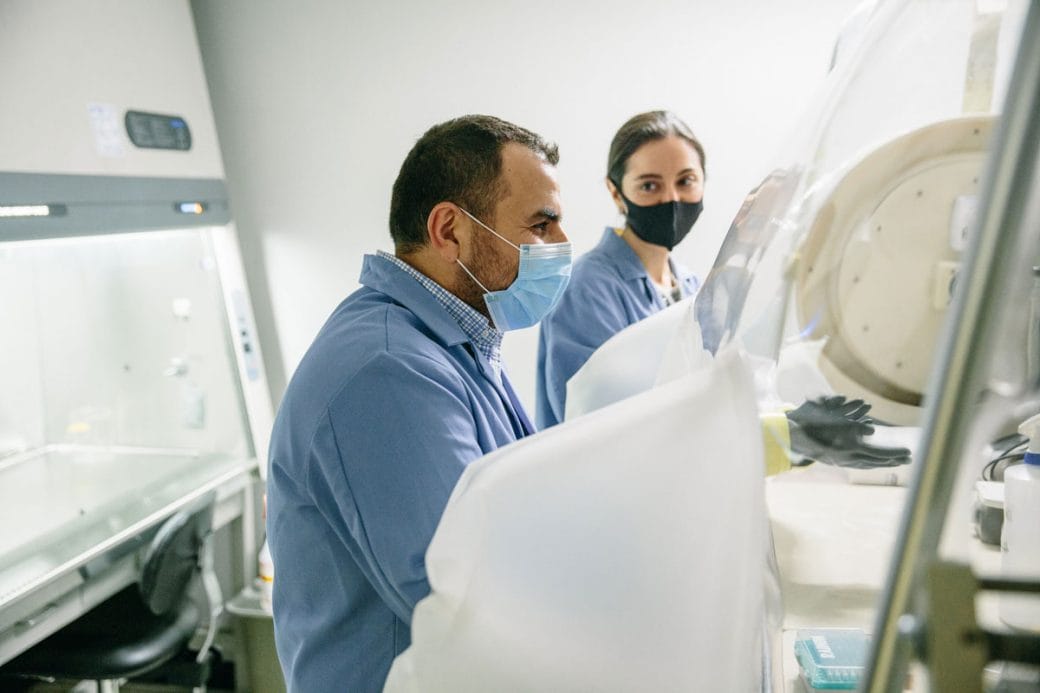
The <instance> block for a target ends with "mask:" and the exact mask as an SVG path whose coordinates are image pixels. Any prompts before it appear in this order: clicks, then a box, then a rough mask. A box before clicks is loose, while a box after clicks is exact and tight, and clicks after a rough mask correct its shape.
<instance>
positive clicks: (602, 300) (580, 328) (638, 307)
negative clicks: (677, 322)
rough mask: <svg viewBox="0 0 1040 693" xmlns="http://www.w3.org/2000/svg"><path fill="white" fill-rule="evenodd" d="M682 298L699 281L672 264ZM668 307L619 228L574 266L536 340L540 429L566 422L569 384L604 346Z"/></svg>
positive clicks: (605, 235)
mask: <svg viewBox="0 0 1040 693" xmlns="http://www.w3.org/2000/svg"><path fill="white" fill-rule="evenodd" d="M672 274H673V275H674V276H675V278H676V280H677V282H678V283H679V287H680V291H681V292H682V295H683V297H686V296H692V295H694V294H696V293H697V288H698V286H699V285H700V282H699V281H698V279H697V277H696V276H694V275H692V274H690V272H689V271H688V270H686V269H685V268H683V267H681V266H679V265H678V264H676V263H675V262H674V261H672ZM664 308H665V304H664V302H663V301H662V300H661V297H660V296H659V295H658V293H657V289H656V287H655V286H654V284H653V282H652V281H651V280H650V276H649V275H648V274H647V272H646V267H644V266H643V263H642V261H641V260H640V259H639V256H638V255H636V253H635V251H634V250H632V247H631V246H630V245H629V244H628V243H627V242H626V241H625V239H624V238H622V237H621V236H619V235H618V233H617V231H616V230H615V229H612V228H610V227H608V228H607V229H606V230H605V231H604V232H603V238H602V239H600V242H599V244H597V245H596V247H595V248H593V249H592V250H590V251H589V252H587V253H585V254H584V255H582V256H581V257H580V258H578V259H577V261H575V263H574V269H573V270H572V271H571V279H570V283H568V284H567V290H566V291H565V292H564V293H563V298H561V299H560V303H559V304H558V305H557V306H556V308H554V309H553V312H552V313H550V314H549V315H548V316H547V317H546V318H545V319H544V320H542V324H541V330H540V332H539V335H538V374H537V381H536V383H535V387H536V390H537V392H536V397H537V400H536V403H535V406H536V409H535V421H536V423H537V425H538V428H539V429H542V428H547V427H549V426H553V425H555V424H558V423H559V422H561V421H563V415H564V411H565V407H566V402H567V381H568V380H570V378H571V376H573V375H574V374H575V373H577V372H578V369H580V368H581V367H582V366H583V365H584V364H585V362H586V361H587V360H588V359H589V357H590V356H591V355H592V352H594V351H595V350H596V349H597V348H599V346H600V345H601V344H603V342H605V341H607V340H608V339H610V338H611V337H613V336H614V335H615V334H617V333H618V332H620V331H621V330H623V329H625V328H626V327H628V326H629V325H632V324H634V323H637V322H639V321H640V320H642V319H643V318H646V317H649V316H651V315H653V314H654V313H656V312H658V311H659V310H662V309H664Z"/></svg>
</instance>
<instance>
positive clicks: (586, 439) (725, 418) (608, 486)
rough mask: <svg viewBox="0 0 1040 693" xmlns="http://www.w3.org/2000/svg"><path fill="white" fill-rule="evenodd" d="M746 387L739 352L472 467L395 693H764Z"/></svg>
mask: <svg viewBox="0 0 1040 693" xmlns="http://www.w3.org/2000/svg"><path fill="white" fill-rule="evenodd" d="M748 373H749V369H748V367H747V364H746V362H745V360H744V359H743V358H742V357H741V356H740V355H739V354H737V353H735V352H732V351H731V352H729V353H726V354H722V355H720V356H719V357H718V358H717V359H716V360H715V362H714V363H712V364H710V365H708V366H707V367H706V368H704V369H702V370H701V371H699V372H698V373H695V374H693V375H690V376H688V377H686V378H683V379H680V380H677V381H674V382H672V383H670V384H667V385H663V386H661V387H658V388H655V389H652V390H649V391H647V392H645V393H643V394H640V395H637V396H634V397H631V398H628V399H625V400H623V401H621V402H618V403H616V404H614V405H611V406H608V407H605V408H603V409H601V410H599V411H596V412H593V413H591V414H588V415H587V416H583V417H579V418H577V419H575V420H573V421H569V422H567V423H564V424H562V425H559V426H556V427H554V428H552V429H549V430H548V431H545V432H543V433H540V434H538V435H535V436H533V437H531V438H527V439H525V440H523V441H520V442H519V443H516V444H514V445H510V446H508V447H506V448H503V449H501V450H499V451H497V452H495V453H493V454H491V455H488V456H487V457H485V458H483V459H481V460H479V461H477V462H475V463H474V464H472V465H471V466H470V467H469V469H468V470H467V471H466V473H465V474H464V475H463V477H462V479H461V480H460V482H459V484H458V486H457V487H456V489H455V492H454V494H453V496H452V498H451V501H450V502H449V504H448V507H447V509H446V510H445V513H444V516H443V518H442V520H441V523H440V525H439V527H438V529H437V533H436V534H435V536H434V539H433V542H432V543H431V545H430V549H429V551H428V553H427V556H426V566H427V572H428V576H429V580H430V586H431V590H432V592H431V594H430V595H429V596H428V597H427V598H426V599H424V600H423V601H421V602H420V603H419V604H418V606H417V607H416V610H415V613H414V616H413V620H412V646H411V648H410V649H408V650H406V651H405V652H404V653H402V654H401V655H400V656H399V657H398V658H397V660H395V662H394V666H393V668H392V669H391V672H390V676H389V678H388V680H387V684H386V688H385V690H386V691H390V692H392V693H404V692H411V691H423V692H424V693H425V692H429V691H451V692H452V693H456V692H464V691H539V690H546V691H547V690H552V691H592V690H595V691H633V690H712V691H751V690H759V688H760V686H761V676H762V652H763V644H762V640H761V638H762V614H763V603H762V602H763V596H762V595H763V590H762V585H763V580H764V574H765V572H764V571H765V551H764V550H763V547H764V546H765V541H766V537H765V527H766V524H765V504H764V495H763V489H762V463H761V459H762V438H761V433H760V431H759V430H758V424H757V411H756V404H755V398H754V392H753V387H752V383H751V380H750V379H749V377H748Z"/></svg>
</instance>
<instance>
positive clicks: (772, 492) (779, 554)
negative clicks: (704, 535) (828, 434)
mask: <svg viewBox="0 0 1040 693" xmlns="http://www.w3.org/2000/svg"><path fill="white" fill-rule="evenodd" d="M810 470H811V468H810V469H807V470H795V471H793V472H789V473H787V474H784V475H780V476H778V477H774V478H771V479H770V480H769V481H768V482H767V484H766V499H767V503H768V508H769V518H770V523H771V526H772V532H773V541H774V546H775V550H776V558H777V563H778V565H779V572H780V587H781V593H782V595H783V607H784V610H783V614H784V615H783V631H782V639H781V642H780V643H778V644H779V646H780V648H781V651H780V652H779V653H777V652H776V649H775V648H774V656H779V657H780V658H781V661H782V671H783V688H782V690H783V691H785V692H786V693H803V692H804V691H805V690H806V689H805V686H804V684H803V683H802V681H801V680H800V678H799V667H798V662H797V660H796V659H795V655H794V641H795V633H796V631H797V630H798V629H801V628H859V629H862V630H863V631H865V632H867V633H871V632H872V631H873V629H874V628H875V622H874V620H875V617H876V615H877V611H878V609H879V607H880V605H881V599H882V597H883V594H884V589H885V583H886V580H887V578H888V572H889V566H890V562H891V560H892V556H893V551H894V549H895V543H896V538H897V535H898V531H899V525H900V521H901V519H902V512H903V505H904V503H905V501H906V499H907V498H908V495H909V494H908V492H907V489H906V488H905V487H902V486H871V485H857V484H850V483H848V482H847V481H845V480H844V479H843V478H842V473H841V472H840V470H834V469H827V468H822V469H818V470H812V471H810ZM966 543H967V549H968V553H969V557H970V562H971V564H972V566H973V568H974V569H975V570H976V571H979V572H980V573H984V574H990V575H996V574H999V571H1000V550H999V549H998V548H997V547H994V546H990V545H987V544H983V543H981V542H979V541H978V540H977V539H974V538H966ZM977 613H978V618H979V622H980V623H983V624H985V625H986V626H987V627H991V628H998V629H1000V628H1002V625H1001V623H1000V621H999V618H998V617H997V601H996V597H995V596H993V595H980V597H979V599H978V600H977ZM910 681H911V682H912V683H911V687H910V688H909V689H908V690H912V691H917V690H925V689H924V688H922V686H923V683H921V682H922V681H923V676H922V675H914V672H913V671H912V676H911V677H910Z"/></svg>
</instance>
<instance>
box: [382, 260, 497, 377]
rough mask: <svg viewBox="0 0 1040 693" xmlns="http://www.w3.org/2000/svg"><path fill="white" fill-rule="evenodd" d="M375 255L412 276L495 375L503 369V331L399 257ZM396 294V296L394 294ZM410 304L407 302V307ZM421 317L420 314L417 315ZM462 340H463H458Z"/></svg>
mask: <svg viewBox="0 0 1040 693" xmlns="http://www.w3.org/2000/svg"><path fill="white" fill-rule="evenodd" d="M376 257H377V258H379V259H382V260H386V261H387V262H389V263H390V264H392V265H393V266H394V267H396V268H397V269H399V270H401V271H402V272H404V273H405V274H407V275H409V276H410V277H412V278H413V279H415V280H416V281H417V282H419V284H420V285H421V286H422V287H423V288H425V289H426V290H427V291H428V292H429V293H430V294H431V295H432V296H433V297H434V298H435V299H436V300H437V303H439V304H440V305H441V307H442V308H444V310H445V311H446V312H447V313H448V315H450V316H451V317H452V319H453V320H454V321H455V323H457V325H458V327H459V328H460V329H461V330H462V332H463V334H465V336H466V337H468V338H469V341H470V342H472V343H473V345H474V346H475V347H476V348H477V350H478V351H480V353H481V354H483V356H484V358H485V359H487V361H488V363H489V364H490V365H491V367H492V368H493V369H494V371H495V374H496V375H498V374H499V373H500V371H501V369H502V332H501V331H499V330H498V329H496V328H495V327H494V326H493V325H492V324H491V323H490V322H489V321H488V319H487V318H486V317H484V316H483V315H482V314H481V313H479V312H478V311H476V310H475V309H474V308H473V307H472V306H470V305H469V304H467V303H466V302H465V301H463V300H462V299H460V298H459V297H458V296H456V295H455V294H453V293H451V292H450V291H448V290H447V289H445V288H444V287H443V286H441V285H440V284H438V283H437V282H435V281H433V280H432V279H430V278H429V277H428V276H426V275H425V274H423V273H422V272H420V271H419V270H417V269H415V268H414V267H412V266H411V265H409V264H408V263H407V262H405V261H404V260H402V259H401V258H399V257H397V256H395V255H391V254H390V253H387V252H385V251H382V250H379V251H376ZM395 298H396V297H395ZM410 307H411V306H409V308H410ZM420 317H423V316H420ZM459 341H463V340H459Z"/></svg>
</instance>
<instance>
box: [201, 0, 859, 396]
mask: <svg viewBox="0 0 1040 693" xmlns="http://www.w3.org/2000/svg"><path fill="white" fill-rule="evenodd" d="M855 4H856V0H836V1H834V2H826V3H821V2H816V1H814V0H781V1H779V2H767V1H766V0H715V1H714V2H709V1H708V0H700V1H697V0H686V1H683V0H659V1H658V2H652V3H636V2H633V1H632V0H627V1H621V0H588V1H583V0H579V1H571V2H568V1H567V0H499V1H497V2H487V1H486V0H483V1H477V0H454V1H446V2H428V1H427V2H423V1H420V0H386V1H384V2H372V1H369V2H342V1H339V0H327V1H322V0H300V1H297V2H292V3H287V2H273V1H271V0H262V1H261V0H222V1H221V2H207V1H206V0H192V5H193V10H194V13H195V19H196V26H197V29H198V34H199V42H200V45H201V49H202V53H203V59H204V63H205V66H206V73H207V77H208V79H209V83H210V92H211V98H212V101H213V107H214V110H215V112H216V119H217V128H218V132H219V135H220V138H221V143H222V147H223V151H224V158H225V168H226V171H227V176H228V182H229V186H230V190H231V196H232V205H233V213H234V214H235V217H236V219H237V223H238V228H239V230H240V233H241V234H242V245H243V254H244V256H245V261H246V265H247V272H248V273H249V279H250V286H251V290H252V292H253V296H254V301H255V305H256V310H257V318H258V327H259V330H260V333H261V340H262V342H263V349H264V353H265V358H266V359H267V361H268V364H267V365H268V369H269V371H270V373H269V375H270V378H271V383H272V388H273V390H274V392H273V395H274V396H275V398H276V400H277V399H278V398H280V395H281V390H282V388H283V386H284V379H285V377H286V376H287V375H288V374H291V372H292V370H293V369H294V368H295V367H296V364H297V363H298V362H299V359H300V358H301V357H302V355H303V353H304V351H305V350H306V348H307V346H308V345H309V344H310V341H311V339H312V338H313V336H314V334H315V333H316V332H317V330H318V329H319V328H320V327H321V325H322V323H323V322H324V320H325V318H326V317H327V315H328V314H329V312H330V311H331V310H332V309H333V308H334V307H335V306H336V304H337V303H339V301H340V300H341V299H342V298H343V297H344V296H345V295H346V294H348V293H349V292H350V291H352V290H354V289H355V288H356V287H357V277H358V274H359V272H360V267H361V258H362V255H363V254H364V253H370V252H373V251H374V250H376V249H377V248H382V249H386V250H391V249H392V244H391V242H390V237H389V232H388V230H387V216H388V207H389V201H390V188H391V185H392V184H393V181H394V178H395V176H396V174H397V170H398V167H399V166H400V164H401V161H402V160H403V159H404V156H405V154H406V153H407V152H408V150H409V149H410V148H411V146H412V144H414V142H415V140H416V139H417V138H418V137H419V136H420V135H421V134H422V133H423V132H424V131H425V130H426V128H428V127H429V126H431V125H433V124H434V123H437V122H440V121H443V120H446V119H448V118H451V117H454V116H457V115H462V114H466V113H478V112H479V113H490V114H493V115H497V116H500V117H503V118H505V119H507V120H511V121H513V122H516V123H518V124H520V125H523V126H525V127H528V128H531V129H533V130H535V131H536V132H538V133H540V134H542V135H544V136H545V137H547V138H549V139H552V140H555V141H556V142H558V143H559V145H560V150H561V161H560V166H559V174H560V175H559V177H560V184H561V187H562V190H563V204H564V221H565V224H564V228H565V229H566V230H567V232H568V234H569V235H570V237H571V239H572V240H573V241H574V243H575V245H576V247H577V250H578V251H579V252H582V251H585V250H587V249H589V248H590V247H591V246H592V245H593V244H594V243H595V242H596V240H597V239H598V237H599V235H600V232H601V229H602V228H603V226H604V225H606V224H609V223H613V222H614V221H615V220H616V215H615V212H614V210H613V206H612V205H611V203H610V200H609V197H608V195H607V193H606V191H605V188H604V185H603V176H604V173H605V166H606V157H607V148H608V146H609V143H610V138H611V136H612V135H613V133H614V131H615V130H616V129H617V127H618V126H620V125H621V123H623V122H624V121H625V120H626V119H627V118H628V117H629V116H631V115H634V114H635V113H638V112H641V111H645V110H649V109H653V108H667V109H671V110H673V111H675V112H677V113H678V114H679V115H680V116H681V117H682V118H684V119H685V120H686V121H687V122H688V123H689V124H690V125H691V126H692V128H693V130H694V132H695V133H697V135H698V136H699V137H700V139H701V140H702V142H703V143H704V146H705V148H706V150H707V159H708V183H707V191H706V196H705V212H704V214H703V215H702V217H701V220H700V221H699V222H698V223H697V226H696V227H695V228H694V232H693V234H692V235H691V237H690V238H689V239H688V240H687V241H686V242H684V243H683V245H682V246H680V247H679V248H678V249H677V250H676V255H677V257H678V258H679V259H680V260H681V261H683V262H685V263H686V264H687V265H688V266H690V267H691V268H692V269H694V270H695V271H696V272H697V273H698V274H700V275H701V276H703V275H704V274H705V273H706V272H707V270H708V268H709V267H710V266H711V263H712V261H713V260H714V257H715V252H716V250H717V248H718V245H719V243H720V242H721V240H722V237H723V236H724V234H725V232H726V229H727V228H728V226H729V222H730V219H731V217H732V216H733V214H734V212H735V211H736V209H737V207H738V206H739V204H740V201H741V199H743V196H744V194H745V193H746V191H747V190H748V189H749V188H751V187H752V186H753V185H755V184H756V183H757V182H758V181H759V180H760V179H761V178H762V176H764V175H765V173H766V172H767V171H768V170H769V169H770V168H771V165H772V164H773V158H774V155H775V154H777V153H778V152H779V150H780V148H781V146H782V145H783V144H784V141H785V139H786V138H787V137H788V136H789V135H790V134H791V133H792V130H793V129H794V127H795V125H796V123H797V122H798V119H799V115H800V113H801V110H802V109H803V108H804V107H805V106H806V105H807V104H808V102H809V100H810V97H811V95H812V94H813V92H814V90H815V89H816V88H817V86H818V85H819V84H820V83H821V81H822V79H823V77H824V76H825V74H826V71H827V67H828V64H829V61H830V56H831V50H832V48H833V44H834V40H835V38H836V36H837V33H838V29H839V27H840V25H841V22H842V20H843V19H844V18H845V17H846V16H847V15H848V14H849V13H850V12H851V11H852V9H853V8H854V6H855ZM536 340H537V331H536V329H530V330H525V331H523V332H519V333H515V334H511V335H509V337H508V338H507V340H506V344H505V359H506V363H507V366H508V369H509V371H510V373H511V375H512V376H513V379H514V381H516V383H517V387H518V389H519V391H520V394H521V396H522V397H523V398H524V400H525V401H526V402H527V403H529V404H531V405H532V406H533V401H534V369H535V351H536V344H537V341H536Z"/></svg>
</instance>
